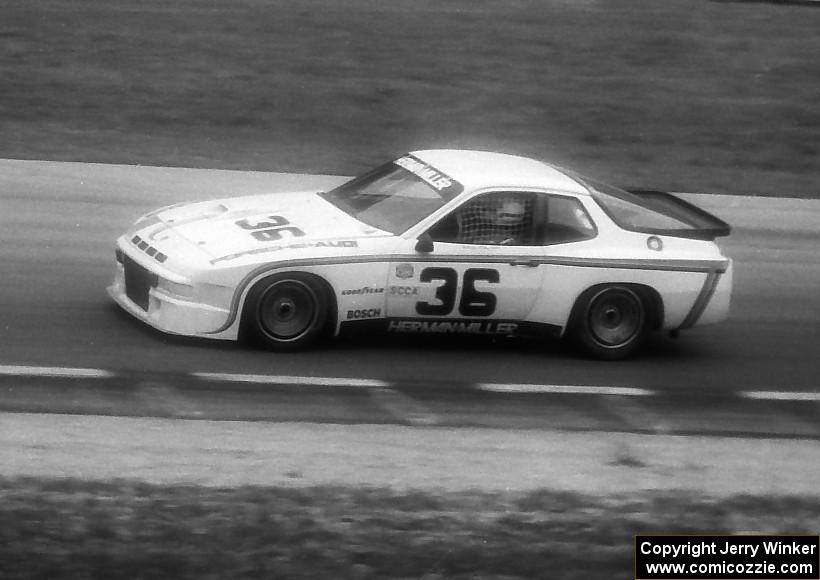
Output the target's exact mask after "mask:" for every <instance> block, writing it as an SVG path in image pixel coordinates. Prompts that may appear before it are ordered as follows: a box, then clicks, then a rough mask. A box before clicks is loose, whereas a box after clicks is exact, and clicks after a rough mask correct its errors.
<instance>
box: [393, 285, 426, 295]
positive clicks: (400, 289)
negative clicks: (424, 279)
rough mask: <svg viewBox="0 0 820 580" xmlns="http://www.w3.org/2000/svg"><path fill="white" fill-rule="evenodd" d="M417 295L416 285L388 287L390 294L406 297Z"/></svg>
mask: <svg viewBox="0 0 820 580" xmlns="http://www.w3.org/2000/svg"><path fill="white" fill-rule="evenodd" d="M418 295H419V288H418V286H391V287H390V296H401V297H406V298H412V297H413V296H418Z"/></svg>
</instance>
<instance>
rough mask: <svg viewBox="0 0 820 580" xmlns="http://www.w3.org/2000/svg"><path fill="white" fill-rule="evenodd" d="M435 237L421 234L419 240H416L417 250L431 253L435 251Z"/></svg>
mask: <svg viewBox="0 0 820 580" xmlns="http://www.w3.org/2000/svg"><path fill="white" fill-rule="evenodd" d="M433 247H434V246H433V238H432V237H430V234H428V233H426V232H425V233H423V234H421V235H420V236H419V238H418V240H416V251H417V252H421V253H422V254H429V253H430V252H432V251H433Z"/></svg>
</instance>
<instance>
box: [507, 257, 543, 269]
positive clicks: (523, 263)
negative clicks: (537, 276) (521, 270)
mask: <svg viewBox="0 0 820 580" xmlns="http://www.w3.org/2000/svg"><path fill="white" fill-rule="evenodd" d="M538 265H539V262H538V260H533V259H529V260H512V261H510V266H527V267H528V268H535V267H537V266H538Z"/></svg>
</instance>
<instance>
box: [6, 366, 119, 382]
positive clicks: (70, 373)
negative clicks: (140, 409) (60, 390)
mask: <svg viewBox="0 0 820 580" xmlns="http://www.w3.org/2000/svg"><path fill="white" fill-rule="evenodd" d="M0 375H12V376H18V377H20V376H23V377H60V378H82V379H107V378H110V377H113V376H114V373H112V372H111V371H106V370H103V369H73V368H67V367H26V366H9V365H0Z"/></svg>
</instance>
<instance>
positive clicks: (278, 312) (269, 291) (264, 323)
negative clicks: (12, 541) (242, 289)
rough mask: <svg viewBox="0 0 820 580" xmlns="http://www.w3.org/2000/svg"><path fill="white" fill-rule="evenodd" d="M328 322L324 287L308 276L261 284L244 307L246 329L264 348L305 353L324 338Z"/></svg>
mask: <svg viewBox="0 0 820 580" xmlns="http://www.w3.org/2000/svg"><path fill="white" fill-rule="evenodd" d="M327 320H328V300H327V293H326V290H325V288H324V285H323V284H322V282H321V281H320V280H317V279H316V278H315V277H314V276H311V275H309V274H303V273H300V272H294V273H290V274H276V275H275V276H271V277H270V278H267V279H265V280H263V281H262V282H260V283H258V284H257V285H256V286H255V287H254V289H253V290H252V292H251V293H250V295H249V297H248V300H247V302H246V307H245V327H246V329H247V330H248V331H249V333H250V335H251V337H252V338H254V339H255V340H256V341H257V342H258V343H259V344H261V345H262V346H263V347H265V348H267V349H270V350H274V351H278V352H292V351H295V350H302V349H304V348H306V347H308V346H310V345H311V344H313V343H314V342H316V340H317V339H318V338H319V337H320V336H321V334H322V332H323V331H324V329H325V328H326V323H327Z"/></svg>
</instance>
